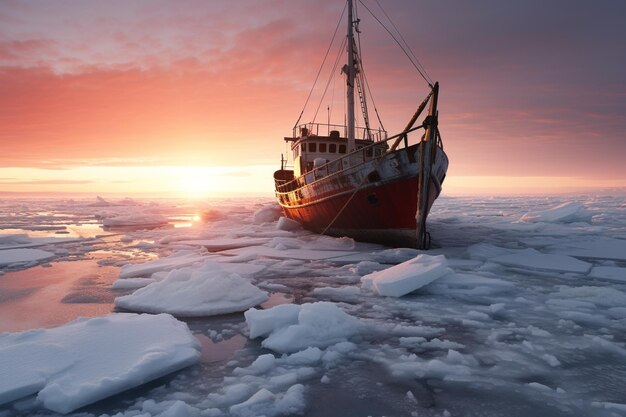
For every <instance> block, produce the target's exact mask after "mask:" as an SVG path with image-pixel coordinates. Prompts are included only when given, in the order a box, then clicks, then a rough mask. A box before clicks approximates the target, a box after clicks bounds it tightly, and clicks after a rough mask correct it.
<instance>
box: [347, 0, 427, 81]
mask: <svg viewBox="0 0 626 417" xmlns="http://www.w3.org/2000/svg"><path fill="white" fill-rule="evenodd" d="M359 3H361V5H362V6H363V7H365V10H367V11H368V12H369V14H370V15H372V17H373V18H374V19H375V20H376V21H377V22H378V23H380V25H381V26H382V27H383V29H385V30H386V31H387V33H388V34H389V36H391V38H392V39H393V40H394V41H396V43H397V44H398V46H399V47H400V49H402V52H404V55H406V57H407V58H408V59H409V61H411V64H413V67H414V68H415V69H416V70H417V72H418V73H419V75H421V76H422V78H423V79H424V81H426V82H427V83H428V85H429V86H430V87H431V88H432V87H433V83H432V82H431V81H430V77H428V76H427V75H425V71H422V70H421V69H420V68H419V66H417V65H416V64H415V62H413V59H412V58H411V56H410V55H409V54H408V52H407V51H406V49H404V47H403V46H402V44H401V43H400V41H398V38H396V37H395V36H394V34H393V33H391V31H390V30H389V28H387V26H385V24H384V23H383V22H381V21H380V19H379V18H378V17H376V15H375V14H374V13H372V11H371V10H370V9H369V8H368V7H367V6H366V5H365V4H364V3H363V1H362V0H359ZM418 62H419V61H418Z"/></svg>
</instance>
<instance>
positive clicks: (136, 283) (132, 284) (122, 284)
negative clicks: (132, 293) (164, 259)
mask: <svg viewBox="0 0 626 417" xmlns="http://www.w3.org/2000/svg"><path fill="white" fill-rule="evenodd" d="M155 281H156V280H155V279H153V278H123V279H118V280H117V281H115V282H114V283H113V285H111V288H113V289H114V290H127V289H135V288H142V287H145V286H146V285H148V284H152V283H153V282H155Z"/></svg>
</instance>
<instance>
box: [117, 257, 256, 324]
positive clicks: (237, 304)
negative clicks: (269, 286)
mask: <svg viewBox="0 0 626 417" xmlns="http://www.w3.org/2000/svg"><path fill="white" fill-rule="evenodd" d="M267 299H268V295H267V293H266V292H265V291H261V290H260V289H258V288H257V287H255V286H254V285H252V284H250V283H249V282H248V281H246V280H245V279H244V278H242V277H241V276H239V275H237V274H232V273H228V272H226V271H224V270H222V269H221V268H220V266H219V265H218V264H217V263H215V262H212V261H206V262H205V263H204V264H203V265H202V266H200V267H199V268H181V269H175V270H173V271H170V273H169V274H168V275H167V277H165V279H163V280H162V281H159V282H154V283H152V284H149V285H148V286H146V287H144V288H141V289H139V290H137V291H135V292H134V293H132V294H130V295H125V296H122V297H118V298H116V299H115V305H116V306H118V307H122V308H125V309H127V310H133V311H145V312H149V313H170V314H173V315H175V316H179V317H202V316H214V315H219V314H228V313H235V312H238V311H245V310H247V309H249V308H250V307H254V306H256V305H259V304H261V303H263V302H264V301H267Z"/></svg>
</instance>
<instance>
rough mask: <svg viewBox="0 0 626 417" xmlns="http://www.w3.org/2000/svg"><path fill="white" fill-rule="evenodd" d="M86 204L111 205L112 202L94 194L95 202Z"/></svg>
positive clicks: (93, 205)
mask: <svg viewBox="0 0 626 417" xmlns="http://www.w3.org/2000/svg"><path fill="white" fill-rule="evenodd" d="M87 205H88V206H90V207H108V206H111V205H112V204H111V203H109V202H108V201H106V200H105V199H104V198H102V197H100V196H99V195H98V196H96V201H95V202H93V203H89V204H87Z"/></svg>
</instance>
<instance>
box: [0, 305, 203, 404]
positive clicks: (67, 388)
mask: <svg viewBox="0 0 626 417" xmlns="http://www.w3.org/2000/svg"><path fill="white" fill-rule="evenodd" d="M164 335H167V337H164ZM199 359H200V346H199V343H198V342H197V340H196V339H195V338H194V337H193V335H192V334H191V332H190V331H189V329H188V328H187V325H186V324H184V323H182V322H180V321H178V320H176V319H174V318H173V317H172V316H170V315H167V314H160V315H157V316H152V315H137V314H110V315H108V316H105V317H98V318H94V319H79V320H76V321H74V322H72V323H69V324H66V325H64V326H61V327H57V328H54V329H49V330H31V331H26V332H22V333H5V334H3V335H0V369H2V370H3V372H4V375H3V377H2V378H0V404H1V403H6V402H9V401H13V400H16V399H18V398H21V397H24V396H26V395H30V394H34V393H36V392H38V391H39V395H38V398H39V400H41V401H42V403H43V405H44V406H45V407H47V408H49V409H50V410H53V411H56V412H58V413H69V412H71V411H73V410H76V409H77V408H80V407H83V406H85V405H87V404H91V403H93V402H96V401H99V400H101V399H103V398H106V397H109V396H111V395H114V394H117V393H119V392H122V391H124V390H127V389H130V388H133V387H136V386H138V385H141V384H144V383H146V382H148V381H151V380H153V379H156V378H159V377H161V376H163V375H166V374H169V373H171V372H174V371H177V370H179V369H182V368H185V367H187V366H189V365H192V364H194V363H196V362H198V360H199ZM6 376H10V377H6Z"/></svg>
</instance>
